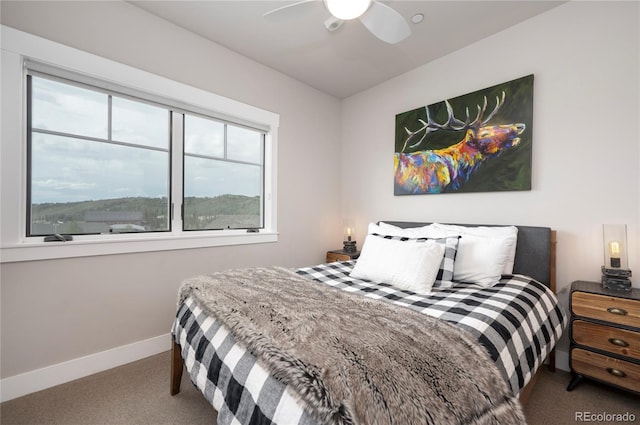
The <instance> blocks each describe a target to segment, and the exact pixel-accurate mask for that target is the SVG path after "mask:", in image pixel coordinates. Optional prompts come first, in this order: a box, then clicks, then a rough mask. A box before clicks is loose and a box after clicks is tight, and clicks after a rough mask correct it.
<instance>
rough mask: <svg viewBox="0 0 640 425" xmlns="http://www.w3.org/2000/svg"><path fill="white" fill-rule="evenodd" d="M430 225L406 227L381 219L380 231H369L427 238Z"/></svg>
mask: <svg viewBox="0 0 640 425" xmlns="http://www.w3.org/2000/svg"><path fill="white" fill-rule="evenodd" d="M430 226H431V225H427V226H422V227H409V228H406V229H405V228H402V227H398V226H394V225H393V224H389V223H385V222H383V221H381V222H380V224H379V225H378V227H377V228H378V231H377V232H369V233H377V234H379V235H389V236H400V237H404V238H426V237H427V233H428V232H429V227H430ZM370 230H371V229H370Z"/></svg>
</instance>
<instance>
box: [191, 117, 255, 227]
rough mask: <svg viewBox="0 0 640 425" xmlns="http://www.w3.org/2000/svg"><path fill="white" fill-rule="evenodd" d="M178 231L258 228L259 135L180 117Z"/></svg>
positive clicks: (208, 121)
mask: <svg viewBox="0 0 640 425" xmlns="http://www.w3.org/2000/svg"><path fill="white" fill-rule="evenodd" d="M184 140H185V145H184V146H185V148H184V204H183V206H184V213H183V228H184V230H203V229H207V230H210V229H243V228H244V229H247V228H261V227H263V218H262V216H263V214H262V211H263V205H262V202H261V200H262V193H263V162H264V134H263V133H261V132H259V131H256V130H253V129H248V128H242V127H238V126H235V125H231V124H226V123H222V122H219V121H214V120H211V119H206V118H201V117H197V116H194V115H185V117H184Z"/></svg>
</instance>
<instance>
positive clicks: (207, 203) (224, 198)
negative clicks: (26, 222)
mask: <svg viewBox="0 0 640 425" xmlns="http://www.w3.org/2000/svg"><path fill="white" fill-rule="evenodd" d="M184 211H185V217H184V221H185V226H186V228H188V229H202V228H209V227H210V226H209V225H208V224H209V223H210V222H212V221H214V219H216V217H218V221H219V220H220V217H221V216H228V217H234V216H244V217H256V216H257V218H258V220H259V217H260V197H259V196H253V197H251V196H242V195H221V196H216V197H203V198H197V197H187V198H185V200H184ZM96 212H123V213H125V212H126V213H128V214H120V216H123V217H126V216H127V215H128V216H136V217H139V218H138V220H139V221H140V222H139V223H135V224H141V225H144V227H145V228H146V229H147V230H156V231H157V230H167V226H168V225H167V223H168V216H167V215H168V200H167V198H144V197H131V198H117V199H103V200H97V201H81V202H64V203H42V204H33V205H32V208H31V222H32V223H37V224H38V227H39V228H40V229H42V230H41V231H39V232H37V233H42V234H48V233H53V230H49V229H48V228H49V227H50V226H55V229H56V231H57V232H59V233H85V232H86V233H92V232H94V230H91V231H89V230H84V231H83V227H85V222H86V221H87V217H95V215H96ZM131 213H136V214H131ZM111 216H118V215H117V214H111ZM89 221H91V220H89ZM244 221H246V220H243V222H244ZM250 221H255V220H250ZM58 223H59V224H58ZM253 226H256V225H255V224H254V225H253ZM225 227H226V226H225ZM247 227H252V226H247Z"/></svg>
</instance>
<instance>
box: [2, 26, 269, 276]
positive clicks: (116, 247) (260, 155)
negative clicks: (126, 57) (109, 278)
mask: <svg viewBox="0 0 640 425" xmlns="http://www.w3.org/2000/svg"><path fill="white" fill-rule="evenodd" d="M2 35H3V37H2V50H1V54H2V60H1V61H0V66H1V67H2V73H1V75H2V79H1V84H2V87H1V89H2V98H1V101H2V108H3V113H2V116H1V117H0V119H1V128H2V138H1V140H0V143H1V145H2V155H1V156H0V174H1V176H0V177H1V178H0V183H1V184H2V191H1V192H0V219H1V221H0V254H1V255H0V261H1V262H3V263H5V262H14V261H28V260H36V259H47V258H64V257H77V256H89V255H104V254H118V253H128V252H145V251H155V250H174V249H188V248H198V247H209V246H221V245H238V244H255V243H264V242H275V241H277V226H276V211H277V205H276V200H277V196H276V176H277V172H276V157H277V156H276V146H277V143H276V141H277V128H278V124H279V116H278V115H277V114H274V113H272V112H269V111H265V110H262V109H259V108H256V107H253V106H250V105H246V104H243V103H240V102H237V101H235V100H232V99H228V98H225V97H222V96H218V95H216V94H214V93H210V92H207V91H204V90H201V89H197V88H195V87H191V86H188V85H185V84H183V83H179V82H176V81H173V80H169V79H167V78H164V77H160V76H158V75H155V74H151V73H148V72H146V71H142V70H138V69H134V68H131V67H129V66H125V65H122V64H119V63H116V62H113V61H110V60H108V59H104V58H100V57H97V56H94V55H90V54H87V53H85V52H82V51H79V50H76V49H72V48H69V47H67V46H63V45H60V44H57V43H54V42H52V41H49V40H45V39H42V38H39V37H36V36H33V35H30V34H27V33H23V32H21V31H18V30H14V29H12V28H8V27H5V26H2ZM50 234H68V235H73V240H72V241H68V242H56V243H50V242H45V237H46V236H47V235H50Z"/></svg>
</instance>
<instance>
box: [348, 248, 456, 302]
mask: <svg viewBox="0 0 640 425" xmlns="http://www.w3.org/2000/svg"><path fill="white" fill-rule="evenodd" d="M444 251H445V246H444V244H439V243H436V242H435V241H424V242H420V243H415V242H405V241H399V240H393V239H385V238H381V237H378V236H374V235H368V236H367V237H366V238H365V241H364V245H363V246H362V251H361V252H360V257H358V260H357V261H356V265H355V266H354V268H353V271H352V272H351V277H354V278H357V279H367V280H372V281H375V282H381V283H388V284H390V285H393V286H395V287H397V288H400V289H406V290H409V291H413V292H416V293H419V294H428V293H430V292H431V288H432V286H433V282H434V281H435V280H436V276H437V274H438V270H439V268H440V263H441V262H442V257H443V256H444Z"/></svg>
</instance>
